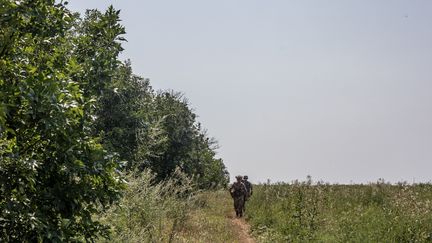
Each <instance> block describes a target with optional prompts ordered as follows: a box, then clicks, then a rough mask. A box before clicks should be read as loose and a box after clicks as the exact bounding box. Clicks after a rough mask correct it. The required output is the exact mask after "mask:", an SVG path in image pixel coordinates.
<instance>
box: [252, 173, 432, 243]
mask: <svg viewBox="0 0 432 243" xmlns="http://www.w3.org/2000/svg"><path fill="white" fill-rule="evenodd" d="M247 210H248V211H247V215H248V220H249V222H250V223H251V225H252V229H253V231H254V234H255V235H256V236H257V238H258V239H260V240H261V241H262V242H312V241H313V242H316V241H317V242H432V185H431V184H416V185H408V184H406V183H399V184H397V185H391V184H388V183H385V182H384V181H379V182H377V183H371V184H368V185H330V184H324V183H316V184H313V183H312V181H311V179H310V178H309V179H308V180H307V181H305V182H298V181H295V182H293V183H290V184H287V183H278V184H262V185H257V186H255V190H254V196H253V197H252V198H251V200H250V201H249V204H248V207H247Z"/></svg>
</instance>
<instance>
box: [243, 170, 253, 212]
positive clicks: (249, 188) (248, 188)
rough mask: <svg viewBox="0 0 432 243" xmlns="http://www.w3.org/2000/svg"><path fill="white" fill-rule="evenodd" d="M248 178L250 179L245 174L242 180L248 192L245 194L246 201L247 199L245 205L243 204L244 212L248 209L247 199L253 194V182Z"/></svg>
mask: <svg viewBox="0 0 432 243" xmlns="http://www.w3.org/2000/svg"><path fill="white" fill-rule="evenodd" d="M247 179H248V177H247V176H244V177H243V180H242V182H243V184H244V185H245V188H246V194H245V196H244V201H245V202H244V204H245V205H244V206H243V212H245V211H246V201H247V200H248V199H249V197H250V196H252V183H250V182H249V181H248V180H247Z"/></svg>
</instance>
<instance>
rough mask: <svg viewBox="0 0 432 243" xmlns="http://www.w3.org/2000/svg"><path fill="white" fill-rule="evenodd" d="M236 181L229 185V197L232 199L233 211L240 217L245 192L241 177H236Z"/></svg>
mask: <svg viewBox="0 0 432 243" xmlns="http://www.w3.org/2000/svg"><path fill="white" fill-rule="evenodd" d="M236 179H237V181H236V182H234V183H233V184H232V185H231V187H230V189H229V191H230V194H231V197H232V198H233V199H234V210H235V212H236V216H237V217H242V216H243V210H244V209H243V208H244V203H245V196H246V193H247V190H246V186H245V184H243V182H242V179H243V177H242V176H236Z"/></svg>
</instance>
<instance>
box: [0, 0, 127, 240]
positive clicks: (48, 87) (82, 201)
mask: <svg viewBox="0 0 432 243" xmlns="http://www.w3.org/2000/svg"><path fill="white" fill-rule="evenodd" d="M0 6H1V7H0V9H1V12H0V18H1V22H0V24H1V25H0V38H1V39H0V107H1V108H0V212H1V215H0V238H2V239H4V240H6V241H55V242H60V241H74V240H80V241H81V240H84V239H85V240H88V241H91V240H92V239H94V238H95V237H97V235H98V234H100V233H104V229H105V227H104V226H103V225H101V224H100V223H98V222H97V221H95V220H94V219H93V215H94V214H95V213H98V212H100V211H101V210H103V209H104V208H106V207H108V206H109V205H110V203H112V202H113V201H115V200H116V199H118V198H119V196H120V190H121V189H122V188H123V183H122V182H121V177H120V175H119V173H118V170H117V168H118V166H119V164H118V161H117V159H116V156H115V155H113V154H110V153H109V152H107V151H106V150H105V149H104V148H103V147H102V145H101V144H100V142H99V140H100V139H99V138H98V137H97V136H95V135H94V134H92V132H91V131H92V127H91V124H92V123H93V120H92V119H93V118H92V117H94V115H95V109H94V107H95V105H96V101H95V99H94V96H97V88H96V87H93V86H92V85H93V84H95V83H96V84H97V83H99V81H100V80H99V79H100V78H101V77H100V76H96V75H93V73H92V72H91V71H89V69H88V68H87V66H86V65H87V64H86V63H84V62H82V61H81V60H82V56H80V53H78V52H76V49H75V46H74V43H75V42H76V41H81V40H79V39H81V38H85V37H83V36H82V35H79V34H77V33H76V31H75V26H76V24H77V23H78V22H76V21H77V18H76V15H74V14H72V13H71V12H69V11H68V10H67V9H66V8H65V6H64V4H62V3H55V1H54V0H52V1H51V0H22V1H2V2H1V3H0ZM109 11H110V10H109ZM104 16H105V17H107V16H108V17H109V16H112V14H111V13H108V14H106V15H104ZM108 17H107V18H108ZM100 28H105V31H107V33H109V32H110V31H111V30H108V29H107V27H106V26H100ZM77 38H78V39H77ZM107 43H108V42H107ZM98 61H99V62H101V63H112V62H116V56H115V55H111V56H110V55H105V56H102V57H100V59H98ZM104 68H105V67H104ZM104 70H109V69H104ZM97 74H98V73H97ZM89 87H91V88H89Z"/></svg>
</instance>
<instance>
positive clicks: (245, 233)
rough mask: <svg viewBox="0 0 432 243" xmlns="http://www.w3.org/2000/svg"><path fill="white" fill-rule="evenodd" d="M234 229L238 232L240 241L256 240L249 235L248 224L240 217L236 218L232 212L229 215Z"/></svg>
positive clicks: (251, 241)
mask: <svg viewBox="0 0 432 243" xmlns="http://www.w3.org/2000/svg"><path fill="white" fill-rule="evenodd" d="M229 218H230V220H231V223H232V225H233V226H234V229H235V231H236V232H237V233H238V236H239V237H238V239H239V242H240V243H255V242H256V241H255V240H254V239H253V238H252V237H251V236H250V234H249V232H250V226H249V224H248V223H247V222H246V221H245V220H244V219H242V218H237V217H235V216H234V214H232V215H230V216H229Z"/></svg>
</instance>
